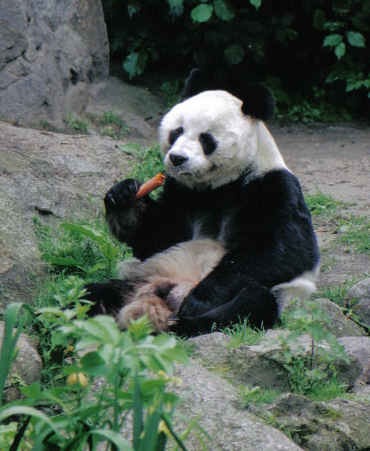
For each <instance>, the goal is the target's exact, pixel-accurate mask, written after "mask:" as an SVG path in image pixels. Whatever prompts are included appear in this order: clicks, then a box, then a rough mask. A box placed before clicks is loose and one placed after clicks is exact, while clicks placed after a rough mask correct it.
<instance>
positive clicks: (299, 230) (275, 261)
mask: <svg viewBox="0 0 370 451" xmlns="http://www.w3.org/2000/svg"><path fill="white" fill-rule="evenodd" d="M216 87H217V88H218V86H216ZM198 89H202V85H201V83H200V82H199V73H198V72H196V71H195V72H194V71H193V72H192V74H191V75H190V77H189V78H188V79H187V81H186V84H185V95H186V96H190V99H189V101H188V102H191V103H186V104H185V103H184V106H182V104H180V106H178V107H177V109H176V107H175V108H174V109H173V110H171V111H170V112H169V113H168V114H167V116H166V117H165V118H164V121H163V123H162V126H161V131H160V139H161V144H162V148H164V151H165V152H167V153H166V155H167V157H166V159H165V164H166V168H167V169H168V171H167V177H166V181H165V185H164V188H163V193H162V194H161V196H160V197H159V199H157V200H153V199H152V198H151V197H150V196H146V197H144V198H143V199H140V200H138V201H137V200H136V199H135V194H136V192H137V190H138V188H139V186H140V182H138V181H136V180H132V179H128V180H124V181H123V182H120V183H118V184H116V185H115V186H113V187H112V188H111V189H110V190H109V191H108V193H107V194H106V196H105V206H106V216H107V220H108V223H109V225H110V229H111V231H112V233H113V234H114V235H115V236H116V237H117V238H118V239H119V240H121V241H124V242H126V243H127V244H129V245H130V246H132V249H133V254H134V256H135V257H136V258H137V259H138V260H135V261H132V262H131V263H129V264H127V265H126V266H125V269H124V271H123V276H122V279H121V280H115V281H109V282H107V283H105V284H92V285H90V286H88V291H89V293H90V294H89V299H90V300H92V301H93V302H94V303H95V307H93V309H92V311H93V313H97V312H100V311H102V312H111V311H116V312H117V313H118V322H119V324H120V325H121V326H122V327H125V326H127V324H128V322H129V321H130V320H131V319H134V318H136V317H138V316H140V315H143V314H147V315H148V316H149V319H150V320H151V321H152V323H153V324H154V326H155V328H156V329H157V330H167V329H168V328H170V326H169V324H171V325H172V326H171V328H172V329H174V330H175V331H177V332H178V333H180V334H185V335H193V334H197V333H204V332H207V331H210V330H211V329H212V328H213V327H215V326H217V327H222V326H226V325H229V324H231V323H232V322H235V321H238V320H239V319H243V318H248V320H249V322H250V324H252V325H255V326H258V327H261V326H262V327H265V328H268V327H271V326H272V325H273V324H274V322H275V321H276V319H277V318H278V314H279V309H280V308H281V304H282V303H283V302H284V300H285V299H286V298H289V293H290V295H291V296H293V295H296V294H297V293H300V292H303V293H309V292H310V291H312V290H313V289H314V287H315V284H314V282H315V277H316V275H317V270H318V263H319V252H318V247H317V242H316V237H315V234H314V232H313V228H312V224H311V217H310V213H309V211H308V209H307V207H306V205H305V202H304V198H303V195H302V191H301V187H300V184H299V182H298V180H297V178H296V177H295V176H294V175H293V174H292V173H291V172H290V171H289V170H288V168H287V167H286V166H285V164H284V161H283V159H282V158H281V155H280V153H279V151H278V149H277V147H276V144H275V142H274V141H273V139H272V137H271V135H269V133H268V131H267V129H266V128H265V126H264V125H263V123H262V122H261V121H260V120H257V119H258V118H266V117H267V116H268V115H270V113H271V111H270V110H271V108H272V105H273V102H272V100H271V96H269V95H267V92H266V91H265V90H264V88H263V89H262V90H260V91H257V90H255V91H254V93H255V94H256V95H257V94H258V95H262V97H263V99H262V100H260V102H259V103H258V102H257V101H255V100H253V102H249V101H248V99H246V101H245V102H240V105H239V104H238V102H239V100H238V99H236V98H235V97H233V96H230V94H227V93H224V92H223V91H210V92H208V93H203V94H199V96H200V97H199V100H198V97H193V96H195V95H196V94H197V91H198ZM238 94H239V95H238V96H237V97H238V98H241V97H242V94H241V93H240V90H239V92H238ZM252 97H253V96H252ZM192 99H193V100H192ZM217 99H218V100H217ZM213 100H214V105H213ZM242 100H244V98H242ZM207 102H209V109H210V110H212V108H213V106H214V108H215V109H216V110H217V108H218V109H219V110H220V109H222V105H223V102H224V103H225V108H226V107H228V108H229V107H230V108H231V110H232V111H233V112H234V110H235V114H236V117H237V120H238V121H239V120H240V124H241V125H240V127H242V126H244V125H243V124H244V122H243V121H244V119H243V117H244V115H247V116H245V117H246V119H245V121H246V122H245V126H246V127H247V126H248V127H250V130H251V134H250V135H246V136H248V137H249V136H253V142H252V137H251V138H248V139H251V143H250V144H251V149H253V145H252V144H254V139H255V138H254V136H255V135H254V133H255V128H258V127H262V128H261V130H262V131H258V130H257V132H258V133H263V139H262V141H261V143H262V144H261V143H260V144H259V146H260V148H261V149H260V150H261V152H262V153H263V152H264V156H263V158H262V157H261V158H262V159H261V162H260V163H259V165H258V164H257V163H256V164H255V162H254V160H253V158H256V159H257V157H254V156H252V157H251V158H249V152H250V153H251V155H252V153H253V152H252V150H249V148H248V146H247V148H246V149H244V148H243V149H242V153H241V154H240V155H239V154H237V155H238V157H237V158H238V159H240V161H241V163H240V164H238V165H235V167H234V166H232V165H231V162H230V161H228V162H227V164H229V163H230V165H231V166H232V167H233V169H232V171H231V172H230V174H228V173H227V171H226V170H225V175H224V174H223V168H222V167H221V168H220V161H221V162H222V158H223V156H222V153H221V155H220V154H218V150H219V149H220V148H221V149H222V144H223V143H220V142H219V141H220V137H219V136H217V133H216V136H214V133H212V124H213V122H212V120H213V119H212V120H211V119H210V120H209V124H208V123H207V124H206V125H210V126H209V127H208V126H207V127H205V128H206V129H204V130H201V129H200V128H199V132H198V131H197V132H196V134H195V136H193V135H192V134H191V131H192V130H189V127H188V126H183V125H181V126H178V124H177V122H176V121H180V122H181V124H182V123H184V124H187V122H186V121H187V116H189V117H190V119H192V120H193V119H194V118H195V119H196V118H197V116H196V115H197V111H196V108H197V106H198V104H199V107H202V108H203V109H204V105H205V108H206V110H205V111H207V105H208V103H207ZM217 102H218V103H217ZM254 104H255V105H254ZM217 105H218V106H217ZM238 105H239V106H238ZM187 108H188V109H187ZM202 108H200V111H202ZM238 109H239V113H238ZM240 110H241V112H240ZM252 110H256V113H255V114H254V111H252ZM188 112H189V113H188ZM220 113H222V111H220ZM193 115H194V118H193V117H192V116H193ZM211 116H212V115H211ZM239 116H240V117H239ZM257 116H258V118H257ZM212 117H213V116H212ZM253 117H254V118H253ZM166 118H167V119H166ZM172 120H174V123H175V124H177V125H175V126H174V128H171V127H170V128H169V129H168V127H169V125H168V124H170V125H171V124H172ZM217 120H218V119H217V118H216V123H215V124H216V125H217V127H216V126H215V128H216V129H217V128H218V129H219V128H220V126H221V129H222V127H223V125H222V123H220V121H219V122H217ZM207 121H208V119H207ZM196 122H197V121H194V120H193V122H189V123H191V124H193V123H194V129H196V130H198V129H197V127H201V124H202V118H199V122H200V125H199V124H197V123H196ZM192 127H193V126H191V127H190V129H191V128H192ZM236 127H239V125H236ZM236 132H238V128H237V129H236ZM227 133H228V130H222V133H221V137H228V135H227ZM230 133H231V134H232V133H234V134H235V130H234V131H230ZM261 136H262V135H261ZM225 139H226V138H225ZM181 140H182V141H181ZM196 140H198V141H199V142H198V143H196ZM192 146H197V147H196V152H197V153H198V154H199V155H197V158H198V160H197V161H200V163H195V166H194V167H193V166H191V161H187V160H191V159H192V150H191V149H192V148H193V147H192ZM233 146H234V144H233ZM234 147H235V149H234V150H233V152H237V151H238V150H239V148H241V147H243V146H242V145H241V144H240V143H239V141H238V144H235V146H234ZM270 147H271V149H270ZM173 149H175V150H173ZM189 149H190V150H189ZM194 149H195V147H194ZM258 150H259V148H258ZM270 150H271V155H270V154H269V152H270ZM222 151H224V152H228V151H225V150H221V151H220V152H222ZM201 152H203V156H202V155H201ZM230 152H231V150H230ZM243 152H244V153H243ZM194 153H195V151H194ZM244 154H245V157H246V160H245V163H244V160H243V159H242V158H244ZM231 156H232V154H230V155H225V161H226V157H227V158H230V157H231ZM248 158H249V160H248ZM208 160H209V161H208ZM212 161H213V163H212ZM238 161H239V160H238ZM211 163H212V164H211ZM197 164H199V167H202V168H203V166H202V165H206V166H205V167H206V169H202V171H203V172H199V174H198V173H197V176H194V174H195V173H196V170H197V169H198V167H197ZM233 164H234V163H233ZM188 165H189V166H188ZM242 166H243V167H242ZM182 167H184V168H188V172H186V171H185V169H184V170H183V171H181V168H182ZM225 169H226V163H225ZM192 171H194V173H192ZM213 174H215V175H214V177H215V179H216V178H217V177H218V179H216V180H215V181H214V180H213V179H212V177H213ZM285 293H288V295H286V294H285ZM121 307H123V308H121Z"/></svg>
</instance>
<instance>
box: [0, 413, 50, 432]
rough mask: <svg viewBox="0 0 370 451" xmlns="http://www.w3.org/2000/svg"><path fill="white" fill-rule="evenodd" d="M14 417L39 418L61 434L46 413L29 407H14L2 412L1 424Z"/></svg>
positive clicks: (0, 416)
mask: <svg viewBox="0 0 370 451" xmlns="http://www.w3.org/2000/svg"><path fill="white" fill-rule="evenodd" d="M13 415H27V416H30V417H33V418H37V419H39V420H41V421H43V422H44V423H46V424H47V425H48V426H49V427H50V428H51V429H52V430H53V431H54V432H55V433H56V434H59V431H58V430H57V429H56V427H55V425H54V424H53V422H52V421H51V420H50V419H49V418H48V417H47V416H46V415H45V414H44V413H42V412H40V411H39V410H37V409H34V408H33V407H29V406H12V407H8V408H6V409H3V410H1V411H0V423H1V422H2V421H4V420H5V419H6V418H9V417H12V416H13Z"/></svg>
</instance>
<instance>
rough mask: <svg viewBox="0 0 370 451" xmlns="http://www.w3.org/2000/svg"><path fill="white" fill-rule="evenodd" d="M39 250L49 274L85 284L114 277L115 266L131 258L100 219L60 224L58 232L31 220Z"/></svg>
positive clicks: (38, 221) (126, 248) (124, 247)
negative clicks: (82, 280)
mask: <svg viewBox="0 0 370 451" xmlns="http://www.w3.org/2000/svg"><path fill="white" fill-rule="evenodd" d="M34 224H35V232H36V234H37V236H38V238H39V248H40V252H41V255H42V258H43V260H44V261H46V262H47V263H48V264H49V265H50V271H51V272H57V273H63V274H64V275H69V274H73V275H77V276H80V277H82V278H83V279H84V280H86V281H91V280H94V281H96V280H102V279H106V278H110V277H115V276H116V273H115V271H116V269H115V268H116V266H117V263H118V262H119V261H120V260H122V259H123V258H126V257H128V256H130V255H131V252H130V250H129V248H128V247H127V246H125V245H123V244H120V243H119V242H118V241H116V240H115V239H114V238H113V237H112V236H111V234H110V232H109V230H108V226H107V225H106V223H105V221H103V219H96V220H94V221H93V222H90V223H88V222H86V221H80V222H74V223H61V224H60V226H59V227H58V228H57V229H52V228H51V227H49V226H46V225H43V224H42V223H41V221H40V220H39V219H37V218H35V220H34Z"/></svg>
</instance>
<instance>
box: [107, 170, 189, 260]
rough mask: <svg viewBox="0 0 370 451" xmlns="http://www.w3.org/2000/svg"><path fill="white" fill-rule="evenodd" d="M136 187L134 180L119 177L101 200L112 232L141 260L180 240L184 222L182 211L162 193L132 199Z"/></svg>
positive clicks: (138, 185) (136, 183)
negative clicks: (157, 196) (156, 197)
mask: <svg viewBox="0 0 370 451" xmlns="http://www.w3.org/2000/svg"><path fill="white" fill-rule="evenodd" d="M139 187H140V182H139V181H137V180H134V179H126V180H123V181H122V182H119V183H117V184H116V185H114V186H113V187H112V188H111V189H110V190H109V191H108V192H107V194H106V195H105V198H104V203H105V209H106V220H107V222H108V225H109V228H110V230H111V232H112V234H113V235H114V236H115V237H116V238H117V239H118V240H119V241H122V242H124V243H126V244H128V245H129V246H131V247H132V249H133V253H134V255H135V257H137V258H139V259H144V258H147V257H149V256H151V255H153V254H154V253H156V252H159V251H162V250H164V249H167V248H168V247H170V246H171V245H173V244H175V243H177V242H179V241H183V240H184V234H185V223H186V221H185V219H184V212H183V210H182V209H181V208H176V206H175V205H174V204H173V202H172V200H168V199H166V200H164V199H163V196H160V197H159V198H158V199H157V200H154V199H152V198H151V197H150V195H146V196H144V197H143V198H141V199H136V193H137V191H138V189H139Z"/></svg>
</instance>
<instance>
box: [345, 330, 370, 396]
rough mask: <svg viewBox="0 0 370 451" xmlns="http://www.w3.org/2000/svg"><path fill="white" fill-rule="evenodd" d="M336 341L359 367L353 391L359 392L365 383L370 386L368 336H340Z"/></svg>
mask: <svg viewBox="0 0 370 451" xmlns="http://www.w3.org/2000/svg"><path fill="white" fill-rule="evenodd" d="M338 341H339V343H340V344H341V345H343V346H344V349H345V350H346V352H347V354H348V355H349V356H350V357H351V358H352V359H354V360H355V361H356V362H357V364H358V365H359V366H360V368H361V373H360V375H359V376H358V378H357V379H356V380H355V382H354V388H353V391H355V392H361V391H363V390H364V388H365V387H364V386H365V385H368V386H369V387H370V337H342V338H339V340H338Z"/></svg>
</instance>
